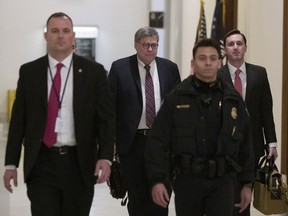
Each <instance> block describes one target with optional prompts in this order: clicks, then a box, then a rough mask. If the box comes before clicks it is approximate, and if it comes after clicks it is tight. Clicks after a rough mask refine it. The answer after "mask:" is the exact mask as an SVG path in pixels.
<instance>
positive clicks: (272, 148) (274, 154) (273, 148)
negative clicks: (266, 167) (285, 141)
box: [268, 147, 278, 160]
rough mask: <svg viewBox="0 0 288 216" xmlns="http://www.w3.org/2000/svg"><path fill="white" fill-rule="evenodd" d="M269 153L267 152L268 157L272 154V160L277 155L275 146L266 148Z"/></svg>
mask: <svg viewBox="0 0 288 216" xmlns="http://www.w3.org/2000/svg"><path fill="white" fill-rule="evenodd" d="M268 151H269V154H268V159H270V158H271V157H272V156H274V160H276V158H277V157H278V152H277V148H276V147H269V149H268Z"/></svg>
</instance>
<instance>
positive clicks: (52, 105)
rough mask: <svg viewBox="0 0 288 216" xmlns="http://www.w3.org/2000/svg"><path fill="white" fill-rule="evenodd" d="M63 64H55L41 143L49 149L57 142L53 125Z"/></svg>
mask: <svg viewBox="0 0 288 216" xmlns="http://www.w3.org/2000/svg"><path fill="white" fill-rule="evenodd" d="M62 67H63V64H61V63H59V64H57V71H56V74H55V76H54V78H53V81H52V86H51V90H50V96H49V101H48V107H47V121H46V129H45V132H44V137H43V142H44V143H45V145H46V146H47V147H49V148H51V147H52V146H53V145H54V144H55V143H56V141H57V133H56V132H55V123H56V118H57V116H58V111H59V103H60V100H59V99H60V89H61V74H60V71H61V68H62Z"/></svg>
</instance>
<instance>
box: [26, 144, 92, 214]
mask: <svg viewBox="0 0 288 216" xmlns="http://www.w3.org/2000/svg"><path fill="white" fill-rule="evenodd" d="M76 151H77V150H76V148H75V150H74V151H72V152H69V153H67V154H65V155H61V154H59V152H51V151H49V150H48V149H46V148H45V147H42V149H41V151H40V154H39V156H38V158H37V161H36V163H35V166H34V168H33V170H32V173H31V175H30V176H29V179H28V180H27V194H28V197H29V199H30V202H31V212H32V215H33V216H67V215H69V216H80V215H81V216H89V212H90V207H91V204H92V200H93V195H94V187H93V186H91V187H87V186H86V185H85V184H84V182H83V180H82V177H81V174H80V169H79V165H78V159H77V152H76Z"/></svg>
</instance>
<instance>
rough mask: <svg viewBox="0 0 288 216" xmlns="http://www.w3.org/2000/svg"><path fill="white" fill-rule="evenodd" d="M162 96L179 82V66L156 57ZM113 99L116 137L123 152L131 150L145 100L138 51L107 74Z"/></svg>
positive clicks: (117, 62) (114, 66) (113, 64)
mask: <svg viewBox="0 0 288 216" xmlns="http://www.w3.org/2000/svg"><path fill="white" fill-rule="evenodd" d="M155 60H156V64H157V70H158V75H159V83H160V94H161V100H163V99H164V97H165V95H166V94H167V93H168V92H170V91H171V90H172V89H173V88H174V87H175V85H176V84H177V83H179V82H180V75H179V70H178V66H177V65H176V64H175V63H173V62H171V61H169V60H167V59H163V58H160V57H156V58H155ZM108 80H109V83H110V89H111V92H112V99H113V103H114V107H115V110H116V125H117V129H116V134H117V135H116V139H117V149H118V152H119V153H120V154H126V153H128V152H129V149H130V147H131V144H132V142H133V140H134V137H135V134H136V131H137V127H138V125H139V122H140V119H141V114H142V109H143V105H142V104H143V103H142V91H141V81H140V75H139V69H138V61H137V55H136V54H135V55H132V56H130V57H126V58H123V59H119V60H117V61H115V62H113V63H112V66H111V70H110V72H109V75H108Z"/></svg>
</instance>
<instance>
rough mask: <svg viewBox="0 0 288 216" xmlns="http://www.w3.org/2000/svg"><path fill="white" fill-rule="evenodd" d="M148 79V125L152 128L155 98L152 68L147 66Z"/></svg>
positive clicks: (146, 79) (146, 91) (146, 88)
mask: <svg viewBox="0 0 288 216" xmlns="http://www.w3.org/2000/svg"><path fill="white" fill-rule="evenodd" d="M144 68H145V70H146V77H145V94H146V125H147V126H148V127H149V128H151V127H152V124H153V121H154V118H155V115H156V111H155V97H154V85H153V80H152V77H151V74H150V66H149V65H145V67H144Z"/></svg>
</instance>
